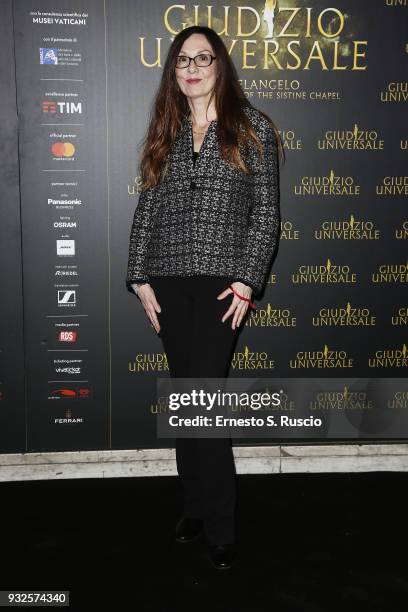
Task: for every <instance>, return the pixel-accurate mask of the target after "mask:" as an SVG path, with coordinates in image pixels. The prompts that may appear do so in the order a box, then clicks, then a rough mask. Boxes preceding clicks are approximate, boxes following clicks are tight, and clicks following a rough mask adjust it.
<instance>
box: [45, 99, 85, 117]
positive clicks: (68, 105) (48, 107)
mask: <svg viewBox="0 0 408 612" xmlns="http://www.w3.org/2000/svg"><path fill="white" fill-rule="evenodd" d="M41 108H42V112H43V113H59V114H60V115H75V114H79V115H81V114H82V102H54V100H44V101H43V102H41Z"/></svg>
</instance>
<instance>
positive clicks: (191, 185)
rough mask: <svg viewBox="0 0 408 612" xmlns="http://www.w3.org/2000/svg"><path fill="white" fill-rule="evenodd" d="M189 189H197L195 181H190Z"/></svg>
mask: <svg viewBox="0 0 408 612" xmlns="http://www.w3.org/2000/svg"><path fill="white" fill-rule="evenodd" d="M190 189H197V183H196V182H194V181H191V183H190Z"/></svg>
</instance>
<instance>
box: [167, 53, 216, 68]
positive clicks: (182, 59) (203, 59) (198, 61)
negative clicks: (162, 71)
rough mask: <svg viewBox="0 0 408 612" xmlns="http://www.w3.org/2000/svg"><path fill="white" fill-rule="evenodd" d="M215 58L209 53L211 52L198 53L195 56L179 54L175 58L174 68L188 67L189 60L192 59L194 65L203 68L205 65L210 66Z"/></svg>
mask: <svg viewBox="0 0 408 612" xmlns="http://www.w3.org/2000/svg"><path fill="white" fill-rule="evenodd" d="M215 59H216V57H215V55H211V53H200V54H199V55H196V56H195V57H187V56H186V55H179V56H178V57H177V60H176V68H188V67H189V66H190V63H191V60H193V61H194V63H195V65H196V66H198V67H199V68H200V67H201V68H204V67H206V66H210V65H211V64H212V63H213V60H215Z"/></svg>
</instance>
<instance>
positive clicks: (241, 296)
mask: <svg viewBox="0 0 408 612" xmlns="http://www.w3.org/2000/svg"><path fill="white" fill-rule="evenodd" d="M230 287H231V289H232V290H233V292H234V293H235V295H237V296H238V297H239V298H241V300H245V301H246V302H249V305H250V307H251V308H254V309H256V306H255V304H254V303H253V302H251V300H250V299H249V298H247V297H244V296H243V295H239V293H237V292H236V291H235V289H234V287H233V286H232V285H230Z"/></svg>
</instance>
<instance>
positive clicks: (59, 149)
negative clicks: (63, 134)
mask: <svg viewBox="0 0 408 612" xmlns="http://www.w3.org/2000/svg"><path fill="white" fill-rule="evenodd" d="M51 151H52V154H53V155H54V156H55V157H72V156H73V154H74V153H75V147H74V145H73V144H72V142H54V144H53V145H52V147H51Z"/></svg>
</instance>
